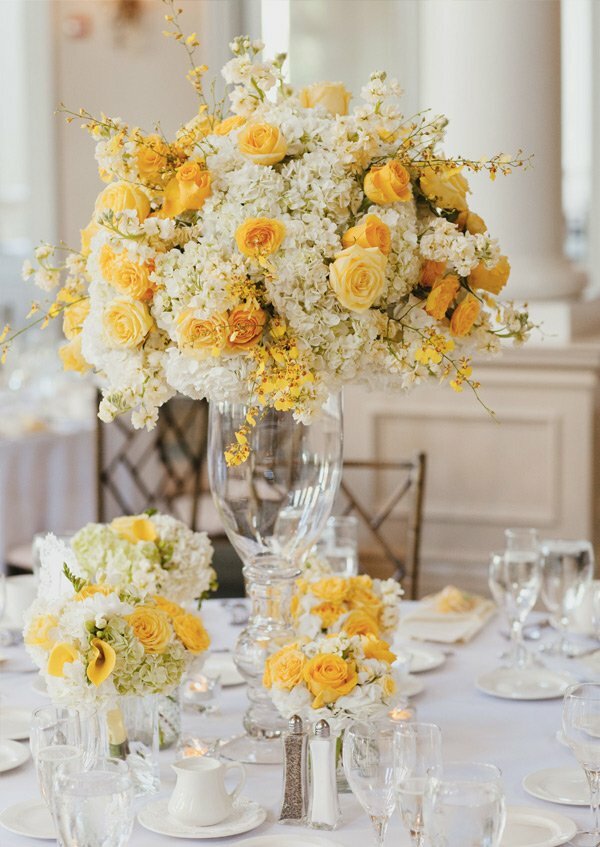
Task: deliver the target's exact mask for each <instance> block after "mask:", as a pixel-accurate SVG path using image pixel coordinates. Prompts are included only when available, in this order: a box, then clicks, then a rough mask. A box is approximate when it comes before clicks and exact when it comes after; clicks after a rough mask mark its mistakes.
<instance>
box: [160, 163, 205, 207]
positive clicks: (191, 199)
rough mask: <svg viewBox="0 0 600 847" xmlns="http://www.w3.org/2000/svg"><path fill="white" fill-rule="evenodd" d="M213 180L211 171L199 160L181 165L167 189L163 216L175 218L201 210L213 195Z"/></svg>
mask: <svg viewBox="0 0 600 847" xmlns="http://www.w3.org/2000/svg"><path fill="white" fill-rule="evenodd" d="M211 179H212V177H211V174H210V171H207V170H206V168H205V167H204V162H201V161H200V160H198V159H190V160H189V161H188V162H186V163H185V164H184V165H181V167H180V168H178V169H177V172H176V174H175V176H174V177H173V179H171V180H169V182H168V183H167V186H166V188H165V199H164V203H163V207H162V209H161V214H162V216H163V217H166V218H174V217H176V216H177V215H180V214H181V213H182V212H187V211H188V210H198V209H201V208H202V205H203V204H204V201H205V200H206V198H207V197H208V196H209V195H210V193H211V187H210V184H211Z"/></svg>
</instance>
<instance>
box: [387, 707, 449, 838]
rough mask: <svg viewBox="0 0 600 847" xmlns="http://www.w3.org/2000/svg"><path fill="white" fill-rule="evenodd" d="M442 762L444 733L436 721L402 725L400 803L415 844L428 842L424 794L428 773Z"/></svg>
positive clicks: (397, 760)
mask: <svg viewBox="0 0 600 847" xmlns="http://www.w3.org/2000/svg"><path fill="white" fill-rule="evenodd" d="M441 761H442V732H441V730H440V728H439V726H437V725H436V724H433V723H418V722H416V723H403V724H398V725H397V726H396V728H395V733H394V771H395V783H396V803H397V806H398V810H399V812H400V816H401V818H402V822H403V824H404V826H405V827H406V829H407V830H408V831H409V833H410V837H411V841H412V843H413V844H414V845H415V847H422V845H423V843H424V837H425V833H424V829H423V795H424V793H425V785H426V782H427V773H428V771H429V770H430V769H431V768H434V767H438V766H439V765H440V764H441Z"/></svg>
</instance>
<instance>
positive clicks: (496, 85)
mask: <svg viewBox="0 0 600 847" xmlns="http://www.w3.org/2000/svg"><path fill="white" fill-rule="evenodd" d="M419 15H420V20H419V41H420V50H419V71H420V78H419V87H420V92H419V94H420V102H421V105H422V107H426V106H429V107H431V108H432V109H433V110H434V111H436V112H443V113H444V114H446V115H447V116H448V117H449V119H450V125H449V127H448V134H447V144H446V153H447V154H448V155H450V154H457V155H463V156H466V157H471V158H473V159H478V158H480V157H481V156H491V155H493V154H494V153H496V152H500V151H503V152H509V153H514V152H516V150H517V149H518V148H519V147H522V148H524V149H525V150H526V151H527V152H529V153H533V154H534V158H533V163H532V167H531V168H530V169H529V170H527V171H520V170H517V171H515V172H513V173H512V174H511V175H510V176H507V177H502V176H499V177H498V178H497V180H496V182H494V183H492V182H491V181H490V180H489V177H488V176H487V175H483V174H478V175H473V176H470V177H469V182H470V185H471V188H472V189H473V197H472V205H473V208H474V209H475V210H476V211H477V212H479V213H480V214H481V215H482V216H483V217H484V219H485V220H486V222H487V224H488V226H489V229H490V231H491V232H492V233H493V234H494V235H496V236H497V237H498V238H499V239H500V243H501V246H502V248H503V252H505V253H507V254H508V256H509V257H510V262H511V265H512V269H513V270H512V274H511V281H510V283H509V287H508V289H507V293H508V294H509V295H510V296H512V297H513V298H514V299H517V300H556V299H558V298H566V299H569V300H575V299H576V298H577V295H578V294H579V293H580V292H581V290H582V288H583V286H584V284H585V276H584V275H583V274H582V273H581V271H579V270H578V269H576V268H575V267H574V266H573V265H572V264H571V263H570V262H569V261H567V260H566V258H565V257H564V254H563V215H562V203H561V160H560V138H561V129H560V95H561V80H560V2H559V0H541V1H540V2H533V0H528V2H523V0H477V2H472V0H422V2H421V3H420V4H419Z"/></svg>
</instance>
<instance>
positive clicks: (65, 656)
mask: <svg viewBox="0 0 600 847" xmlns="http://www.w3.org/2000/svg"><path fill="white" fill-rule="evenodd" d="M77 657H78V654H77V650H76V649H75V647H73V645H72V644H67V643H66V642H65V641H61V642H60V644H55V645H54V647H53V648H52V650H51V652H50V655H49V656H48V665H47V667H46V671H47V672H48V673H49V674H50V676H64V675H65V665H66V664H70V663H71V662H74V661H75V660H76V659H77Z"/></svg>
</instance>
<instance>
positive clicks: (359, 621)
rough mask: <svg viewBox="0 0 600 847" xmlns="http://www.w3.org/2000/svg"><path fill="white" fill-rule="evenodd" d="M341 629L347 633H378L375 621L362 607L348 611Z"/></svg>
mask: <svg viewBox="0 0 600 847" xmlns="http://www.w3.org/2000/svg"><path fill="white" fill-rule="evenodd" d="M342 630H343V631H344V632H345V633H346V634H347V635H376V636H378V635H379V625H378V624H377V621H376V620H375V618H373V617H371V615H369V614H367V613H366V612H364V611H363V610H362V609H356V610H355V611H354V612H350V614H349V615H348V617H347V618H346V620H345V621H344V622H343V624H342Z"/></svg>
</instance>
